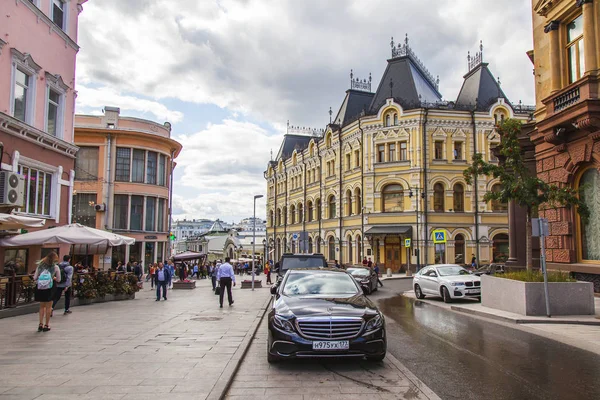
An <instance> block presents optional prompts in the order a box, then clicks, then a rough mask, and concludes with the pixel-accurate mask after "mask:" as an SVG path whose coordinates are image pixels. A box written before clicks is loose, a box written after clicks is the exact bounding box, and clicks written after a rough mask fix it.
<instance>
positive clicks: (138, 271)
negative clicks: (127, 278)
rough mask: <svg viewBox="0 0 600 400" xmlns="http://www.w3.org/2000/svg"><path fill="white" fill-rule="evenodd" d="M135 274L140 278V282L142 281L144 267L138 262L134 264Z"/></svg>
mask: <svg viewBox="0 0 600 400" xmlns="http://www.w3.org/2000/svg"><path fill="white" fill-rule="evenodd" d="M133 274H134V275H135V276H136V277H137V278H138V282H141V281H142V266H141V265H140V264H138V263H137V262H134V263H133Z"/></svg>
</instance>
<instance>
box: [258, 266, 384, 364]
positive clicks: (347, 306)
mask: <svg viewBox="0 0 600 400" xmlns="http://www.w3.org/2000/svg"><path fill="white" fill-rule="evenodd" d="M271 293H272V294H273V295H274V296H275V298H274V301H273V306H272V308H271V311H270V312H269V319H268V346H267V360H268V362H270V363H272V362H276V361H279V360H281V359H291V358H302V357H360V358H364V357H366V358H367V359H369V360H376V361H381V360H383V358H384V357H385V354H386V351H387V342H386V334H385V319H384V317H383V314H381V312H379V310H378V309H377V307H376V306H375V304H373V302H371V300H369V299H368V298H367V297H366V296H365V295H364V293H363V290H362V289H361V287H360V286H359V285H358V283H357V282H356V280H355V279H354V278H352V276H351V275H350V274H348V273H347V272H346V271H344V270H341V269H335V268H333V269H332V268H303V269H290V270H288V272H287V273H286V275H285V277H284V278H283V280H282V281H281V283H279V284H276V285H274V286H273V287H271Z"/></svg>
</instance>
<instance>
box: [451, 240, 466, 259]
mask: <svg viewBox="0 0 600 400" xmlns="http://www.w3.org/2000/svg"><path fill="white" fill-rule="evenodd" d="M454 263H455V264H464V263H465V237H464V236H463V235H461V234H458V235H456V236H455V237H454Z"/></svg>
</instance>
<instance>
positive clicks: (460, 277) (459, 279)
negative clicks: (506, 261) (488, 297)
mask: <svg viewBox="0 0 600 400" xmlns="http://www.w3.org/2000/svg"><path fill="white" fill-rule="evenodd" d="M413 288H414V290H415V296H416V297H417V299H423V298H425V296H441V297H442V298H443V299H444V302H445V303H450V302H452V300H454V299H464V298H469V297H471V298H477V299H479V300H481V278H480V277H479V276H477V275H474V274H471V273H470V272H469V271H467V270H466V269H464V268H463V267H461V266H460V265H456V264H440V265H429V266H427V267H425V268H422V269H421V270H420V271H419V272H417V274H416V275H415V277H414V279H413Z"/></svg>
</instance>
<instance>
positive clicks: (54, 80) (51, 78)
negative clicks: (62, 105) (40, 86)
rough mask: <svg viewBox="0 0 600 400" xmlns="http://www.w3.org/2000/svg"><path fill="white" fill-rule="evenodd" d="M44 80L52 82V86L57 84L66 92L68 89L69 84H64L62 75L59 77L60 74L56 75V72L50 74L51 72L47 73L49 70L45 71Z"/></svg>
mask: <svg viewBox="0 0 600 400" xmlns="http://www.w3.org/2000/svg"><path fill="white" fill-rule="evenodd" d="M46 81H47V82H50V83H51V84H53V85H54V86H57V87H59V88H61V89H62V90H64V91H65V92H66V91H67V90H69V89H70V88H69V85H67V84H66V83H65V82H64V81H63V79H62V77H61V76H60V75H58V74H56V75H52V74H51V73H49V72H46Z"/></svg>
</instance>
